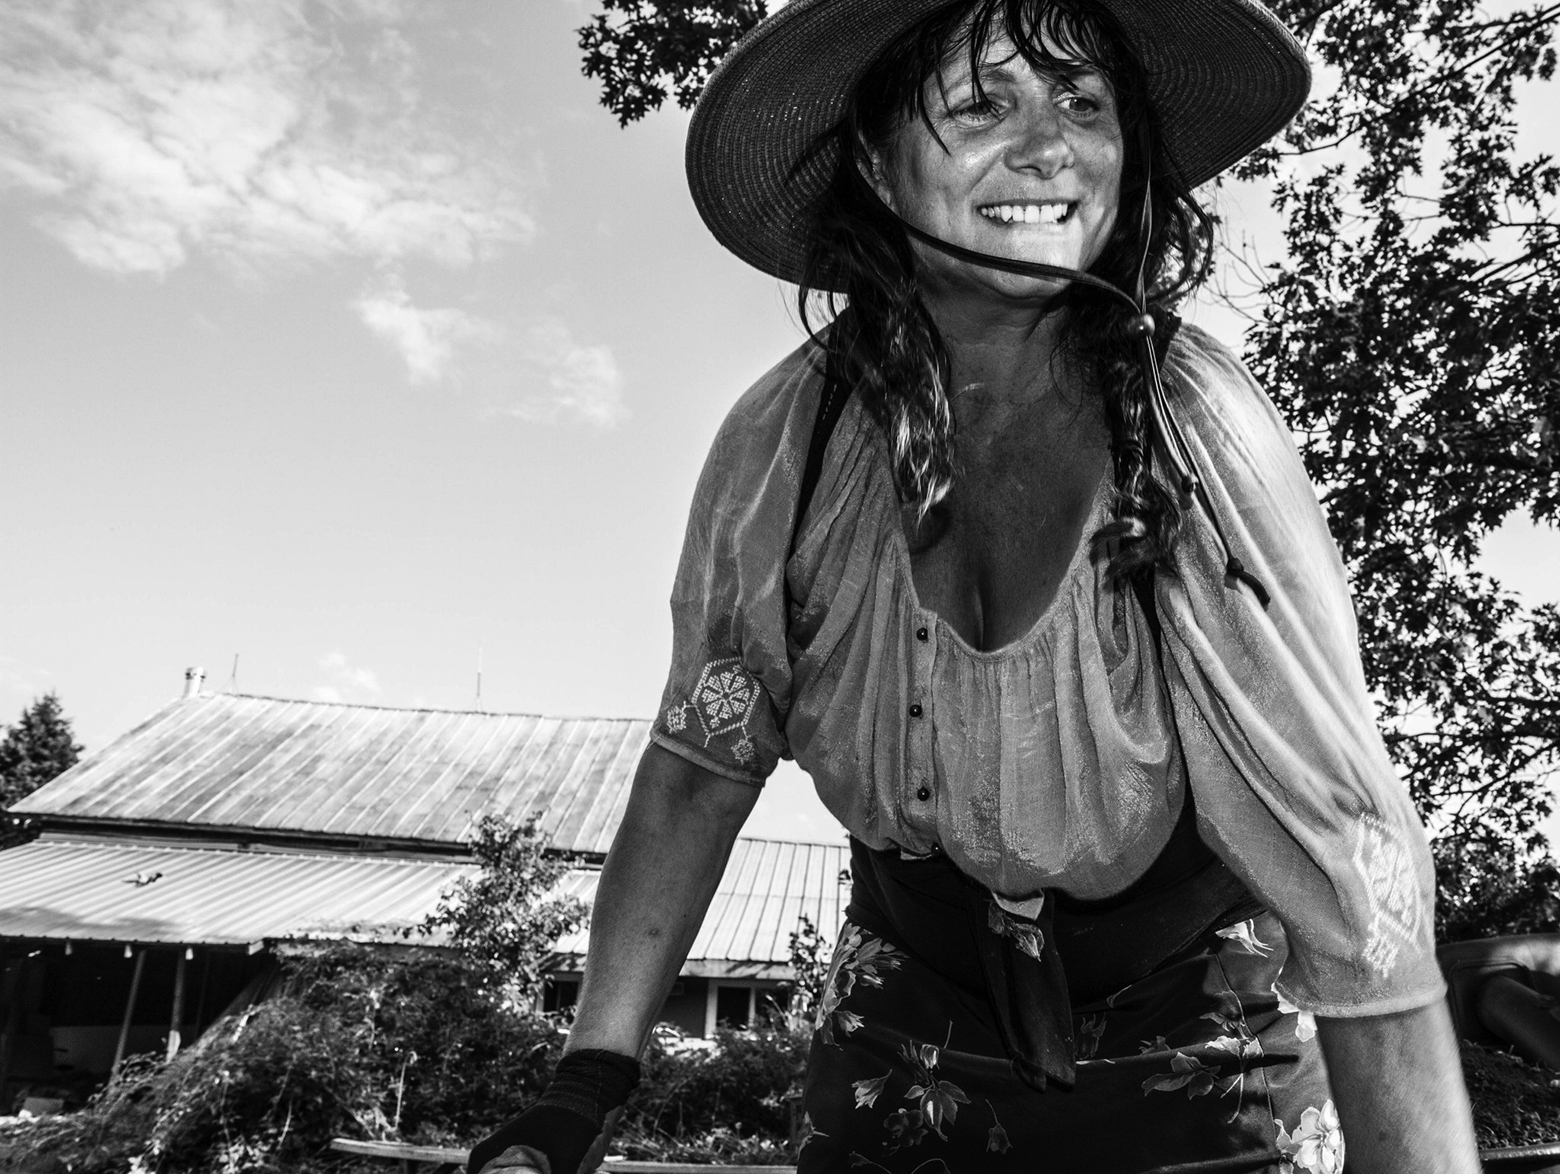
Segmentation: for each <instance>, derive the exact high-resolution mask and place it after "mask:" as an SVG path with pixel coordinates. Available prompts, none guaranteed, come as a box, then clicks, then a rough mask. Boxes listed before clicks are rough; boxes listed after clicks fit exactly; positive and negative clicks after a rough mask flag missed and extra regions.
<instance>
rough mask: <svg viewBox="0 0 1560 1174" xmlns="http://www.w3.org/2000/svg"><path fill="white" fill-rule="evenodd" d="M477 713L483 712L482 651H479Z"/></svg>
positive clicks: (479, 649)
mask: <svg viewBox="0 0 1560 1174" xmlns="http://www.w3.org/2000/svg"><path fill="white" fill-rule="evenodd" d="M477 712H478V713H481V712H482V649H481V648H478V649H477Z"/></svg>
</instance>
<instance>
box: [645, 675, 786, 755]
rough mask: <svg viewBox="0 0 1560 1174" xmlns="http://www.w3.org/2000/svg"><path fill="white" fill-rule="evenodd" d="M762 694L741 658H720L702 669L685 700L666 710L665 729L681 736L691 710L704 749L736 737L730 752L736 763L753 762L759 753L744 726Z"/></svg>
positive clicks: (761, 688)
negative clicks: (727, 735) (731, 736)
mask: <svg viewBox="0 0 1560 1174" xmlns="http://www.w3.org/2000/svg"><path fill="white" fill-rule="evenodd" d="M762 694H763V687H762V686H761V685H760V684H759V682H758V678H757V677H755V676H754V675H753V674H752V673H750V672H748V670H747V669H746V667H744V666H743V664H742V661H741V659H740V658H738V657H735V656H723V657H721V658H719V659H717V660H712V661H710V662H709V663H708V664H706V665H705V666H704V670H703V671H702V672H701V673H700V674H699V680H698V682H697V683H696V684H695V685H694V686H693V688H692V690H690V691H689V694H688V700H686V701H681V702H678V703H677V704H676V705H673V706H671V707H670V708H668V709H667V711H666V715H665V717H666V728H667V730H668V731H669V732H671V733H674V734H680V733H682V732H683V731H684V730H686V729H687V728H688V713H689V711H690V710H692V711H693V716H694V718H695V719H696V720H697V722H698V725H699V730H700V731H701V732H702V734H703V736H704V745H705V746H708V745H709V744H710V743H711V742H713V741H714V740H715V739H716V738H718V737H721V736H723V735H726V734H732V733H735V734H739V735H740V736H739V737H738V738H737V739H736V741H735V742H734V743H733V744H732V747H731V750H732V753H733V755H734V756H735V757H736V759H737V761H738V762H741V763H744V764H749V763H752V762H753V761H754V760H755V759H756V758H757V757H758V751H757V749H756V748H755V747H754V745H753V740H752V738H751V737H749V736H748V728H747V726H748V721H749V720H750V719H751V718H752V716H753V711H754V710H755V709H756V708H757V707H758V702H759V698H760V697H761V696H762Z"/></svg>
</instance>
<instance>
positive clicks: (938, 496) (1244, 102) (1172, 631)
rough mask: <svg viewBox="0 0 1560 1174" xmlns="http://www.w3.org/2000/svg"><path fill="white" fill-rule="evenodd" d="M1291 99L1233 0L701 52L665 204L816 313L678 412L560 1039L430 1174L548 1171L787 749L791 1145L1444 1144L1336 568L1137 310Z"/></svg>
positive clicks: (595, 1099)
mask: <svg viewBox="0 0 1560 1174" xmlns="http://www.w3.org/2000/svg"><path fill="white" fill-rule="evenodd" d="M1307 84H1308V73H1307V70H1306V65H1305V59H1304V56H1303V54H1302V53H1301V51H1300V49H1299V47H1298V46H1297V45H1296V44H1295V43H1294V41H1293V39H1292V38H1291V37H1290V36H1289V35H1288V34H1287V32H1285V31H1284V30H1283V29H1282V27H1281V26H1279V25H1278V24H1277V22H1276V21H1275V20H1274V19H1273V17H1272V16H1271V15H1270V14H1269V13H1267V11H1266V10H1265V9H1262V8H1260V7H1258V6H1256V5H1255V4H1253V3H1251V2H1250V0H1200V2H1197V3H1192V2H1191V0H1185V2H1183V3H1180V4H1173V3H1165V2H1163V0H1161V2H1158V3H1154V2H1151V0H978V2H975V3H971V2H969V0H965V2H963V3H957V4H953V5H951V6H950V5H947V4H940V3H936V2H934V0H921V2H919V3H916V2H909V0H794V2H793V3H792V4H790V5H789V6H788V7H786V8H784V9H783V10H781V11H780V12H779V13H778V14H777V15H776V16H774V17H772V18H770V19H769V20H767V21H766V22H764V24H762V25H761V26H760V27H759V28H758V29H757V30H755V31H754V33H752V34H751V35H750V36H749V37H748V38H746V39H745V40H744V41H743V43H742V44H741V45H739V46H738V48H737V49H736V50H735V51H734V52H733V53H732V54H731V56H730V57H729V58H728V60H727V61H726V62H725V63H724V64H723V65H722V67H721V69H720V70H719V71H718V72H717V73H716V75H715V76H714V78H712V80H711V82H710V85H709V87H708V88H707V90H706V93H705V95H704V97H703V99H702V100H701V103H700V107H699V110H698V112H697V113H696V115H695V118H694V122H693V126H692V128H691V130H690V137H689V151H688V157H689V172H690V179H691V182H692V185H693V190H694V196H695V200H696V202H697V203H698V205H699V207H700V210H701V212H702V213H703V215H704V217H705V220H706V222H707V223H708V224H709V225H710V227H711V228H712V230H713V231H714V232H715V234H716V235H717V237H718V238H719V239H720V240H721V241H722V242H723V243H724V244H726V245H727V246H728V247H730V248H731V249H733V251H735V252H736V253H737V254H738V255H739V256H742V257H743V258H744V259H746V260H748V261H750V262H752V263H753V264H755V265H757V266H758V267H760V268H762V269H764V270H765V271H767V272H769V273H772V274H775V275H777V276H780V277H782V278H786V279H789V280H796V281H799V282H800V284H801V296H802V305H803V312H804V315H805V314H807V313H808V310H809V306H810V307H811V308H812V309H813V310H816V309H817V308H818V305H819V302H820V301H822V302H824V303H826V304H827V306H828V308H829V309H831V310H833V311H837V313H836V314H835V315H834V317H833V321H832V322H831V323H830V324H829V325H828V326H827V327H826V328H824V329H822V330H820V331H819V332H818V334H817V335H816V336H815V338H814V339H813V340H812V341H811V342H809V344H808V345H805V346H803V347H802V348H801V349H800V350H799V351H797V352H796V353H795V354H794V355H792V356H791V357H790V358H788V359H786V360H785V361H784V362H782V363H781V364H780V365H779V366H778V367H776V368H775V369H774V370H773V371H772V372H770V373H769V374H768V375H767V376H765V377H764V379H762V380H761V381H760V382H759V383H758V384H757V385H756V386H755V387H754V388H753V389H751V390H750V391H749V392H748V393H747V395H746V396H744V397H743V399H742V400H741V401H740V402H739V403H738V405H737V406H736V408H735V409H734V410H733V412H732V414H731V416H730V417H729V419H728V420H727V422H726V424H725V426H724V427H723V429H722V430H721V433H720V435H719V437H718V438H717V440H716V442H715V445H714V448H713V450H712V452H711V454H710V457H709V461H708V464H707V466H706V469H705V473H704V477H703V479H702V481H701V483H700V486H699V490H698V493H697V495H696V499H695V502H694V506H693V512H692V519H691V522H690V525H689V530H688V537H687V542H686V545H685V547H684V551H683V558H682V564H681V567H680V570H679V574H678V579H677V585H676V588H675V591H674V595H673V614H674V620H675V640H674V654H673V667H672V672H671V679H670V682H669V684H668V687H667V692H666V697H665V699H664V701H663V708H662V713H661V717H660V719H659V721H658V723H657V725H656V730H655V734H654V744H653V745H652V746H651V748H650V749H649V750H648V751H647V752H646V755H645V758H644V760H643V762H642V763H641V765H640V769H639V773H638V776H637V777H636V780H635V785H634V790H633V794H632V797H631V799H630V803H629V807H628V811H627V813H626V815H625V819H624V822H623V825H622V829H621V831H620V833H619V835H618V838H617V842H616V843H615V845H614V847H613V850H612V853H611V855H610V857H609V859H608V861H607V864H606V867H605V869H604V871H603V875H602V881H601V886H600V889H599V893H598V897H597V903H596V908H595V914H594V923H593V927H592V935H591V946H590V957H589V960H588V963H587V969H586V980H585V986H584V990H583V991H582V995H581V1001H580V1005H579V1008H578V1015H577V1019H576V1022H575V1026H574V1029H573V1031H572V1032H571V1035H570V1040H569V1046H568V1050H567V1054H566V1056H565V1058H564V1060H563V1061H562V1063H560V1066H559V1070H558V1073H557V1076H556V1077H555V1079H554V1082H553V1084H552V1086H551V1087H550V1089H549V1091H548V1093H547V1094H546V1095H545V1096H544V1097H543V1098H542V1099H541V1101H540V1102H539V1103H538V1104H537V1105H535V1106H533V1107H532V1108H531V1109H530V1110H528V1111H527V1113H526V1114H524V1115H523V1116H522V1117H520V1118H518V1119H517V1120H516V1121H514V1122H511V1123H510V1124H509V1125H508V1126H505V1127H504V1128H503V1129H502V1130H500V1131H499V1132H498V1133H496V1134H495V1135H494V1136H493V1137H491V1138H489V1139H487V1141H485V1142H484V1143H482V1145H480V1146H478V1147H477V1148H476V1150H474V1151H473V1155H472V1160H471V1169H472V1171H473V1174H477V1172H478V1171H480V1170H481V1169H482V1168H483V1167H484V1166H485V1165H486V1166H487V1167H488V1168H503V1167H510V1168H519V1169H541V1170H546V1171H548V1174H573V1172H574V1171H575V1170H577V1169H579V1170H589V1169H593V1168H594V1166H593V1159H594V1157H596V1156H599V1154H600V1153H601V1152H602V1147H603V1146H604V1145H605V1140H606V1137H607V1136H608V1134H609V1133H610V1125H611V1121H612V1120H613V1114H614V1112H615V1111H616V1110H617V1109H618V1107H619V1106H621V1105H622V1104H623V1102H624V1100H625V1099H626V1097H627V1095H628V1093H629V1091H630V1090H631V1088H632V1085H633V1083H634V1081H635V1080H636V1079H637V1065H636V1063H635V1060H634V1057H636V1056H637V1055H638V1053H639V1051H640V1049H641V1048H642V1047H643V1045H644V1042H645V1040H646V1038H647V1036H648V1032H649V1030H650V1027H651V1025H652V1022H653V1019H654V1016H655V1014H656V1012H657V1010H658V1008H659V1006H660V1004H661V1001H662V999H663V998H664V996H665V994H666V992H667V990H668V988H669V986H670V984H671V982H672V981H673V979H674V978H675V976H676V974H677V972H678V969H679V968H680V966H681V963H682V961H683V959H684V957H685V956H686V952H687V949H688V947H689V945H690V943H691V941H692V939H693V936H694V934H695V932H696V931H697V929H698V926H699V923H700V921H701V919H702V916H703V913H704V910H705V908H706V907H707V904H708V902H709V899H710V897H711V894H712V892H713V890H714V887H715V884H716V882H717V881H718V879H719V877H720V875H721V871H722V869H723V867H724V864H725V860H726V856H727V854H728V852H729V849H730V846H731V844H732V841H733V839H734V837H735V836H736V835H737V832H738V830H739V829H740V827H741V826H742V822H743V819H744V818H745V817H746V815H747V814H748V812H749V811H750V810H751V808H752V805H753V802H754V799H755V798H756V795H757V790H756V788H757V787H758V786H759V785H761V784H762V782H763V780H764V778H765V777H766V776H767V774H768V773H769V771H770V770H771V769H772V768H773V767H774V765H775V762H776V760H777V759H778V758H779V757H780V756H782V755H785V754H790V755H794V757H795V758H796V759H797V761H798V762H799V763H800V764H801V765H802V766H803V767H804V768H805V769H807V771H808V772H809V773H810V774H811V775H812V777H813V779H814V782H815V783H816V785H817V787H818V790H819V793H820V795H821V797H822V798H823V800H824V802H825V803H826V804H827V805H828V806H829V807H830V809H831V810H832V811H833V812H834V813H835V814H836V815H837V816H838V817H839V818H840V820H841V822H842V823H843V824H844V825H845V827H846V828H847V829H848V830H849V831H850V833H851V835H852V870H853V877H854V884H853V890H852V900H851V905H850V908H849V910H848V913H847V917H848V920H847V924H846V926H845V927H844V930H843V932H842V934H841V938H840V942H839V945H838V947H837V950H836V954H835V959H834V965H833V968H832V972H831V975H830V977H829V980H828V989H827V990H826V992H825V996H824V999H823V1002H822V1006H821V1008H820V1014H819V1022H818V1031H817V1034H816V1035H815V1038H814V1041H813V1048H812V1052H811V1056H810V1060H809V1071H808V1081H807V1089H806V1093H805V1106H806V1110H807V1121H808V1124H809V1126H810V1128H811V1129H812V1133H811V1135H810V1137H809V1139H808V1141H807V1143H806V1145H805V1146H804V1147H803V1150H802V1155H801V1159H800V1167H799V1168H800V1170H801V1171H802V1172H803V1174H815V1172H822V1171H840V1170H846V1169H854V1168H857V1167H862V1168H867V1169H879V1170H892V1171H901V1170H903V1171H958V1172H961V1174H962V1172H963V1171H986V1170H991V1171H997V1170H1004V1171H1005V1170H1014V1171H1017V1170H1025V1171H1028V1170H1037V1169H1043V1170H1052V1169H1054V1170H1068V1171H1072V1170H1077V1171H1146V1170H1164V1171H1170V1170H1175V1171H1187V1172H1190V1171H1194V1170H1195V1171H1215V1170H1217V1171H1236V1170H1258V1169H1264V1170H1280V1171H1292V1170H1310V1171H1329V1172H1332V1171H1336V1170H1338V1169H1339V1168H1340V1167H1341V1163H1342V1147H1343V1134H1344V1132H1347V1135H1348V1138H1349V1143H1350V1154H1351V1157H1350V1169H1351V1171H1352V1170H1359V1171H1365V1172H1367V1174H1369V1172H1372V1171H1394V1172H1395V1171H1410V1170H1412V1171H1415V1172H1421V1171H1432V1170H1434V1171H1442V1170H1444V1171H1458V1172H1462V1171H1473V1170H1476V1169H1477V1157H1476V1154H1475V1152H1474V1149H1473V1144H1472V1140H1471V1127H1470V1124H1469V1119H1468V1108H1467V1102H1466V1095H1465V1093H1464V1092H1463V1089H1462V1085H1461V1079H1460V1069H1459V1065H1458V1057H1457V1048H1456V1044H1455V1041H1454V1039H1453V1037H1452V1034H1451V1030H1450V1024H1449V1020H1448V1017H1447V1014H1446V1012H1445V1008H1444V1004H1443V1002H1442V994H1443V988H1442V984H1441V980H1440V975H1439V971H1438V970H1437V968H1436V965H1435V961H1434V955H1433V943H1432V941H1431V930H1430V927H1431V916H1430V899H1431V896H1430V895H1431V892H1432V878H1431V872H1430V866H1429V861H1428V853H1427V851H1426V848H1425V842H1424V836H1423V831H1422V829H1421V828H1420V826H1419V824H1418V822H1417V820H1416V818H1415V816H1414V813H1413V810H1412V807H1411V805H1410V804H1409V802H1408V800H1407V797H1406V795H1405V794H1404V791H1403V789H1402V787H1401V786H1400V785H1399V784H1398V783H1397V781H1396V779H1395V777H1394V775H1393V772H1392V768H1391V766H1390V764H1389V762H1388V760H1387V758H1386V755H1385V752H1384V750H1383V748H1382V745H1381V742H1380V739H1379V736H1378V735H1377V733H1376V731H1375V729H1374V727H1373V725H1372V722H1371V714H1370V708H1369V704H1368V701H1367V699H1366V693H1365V687H1364V682H1363V678H1362V674H1361V672H1360V668H1359V661H1358V652H1357V649H1356V647H1355V637H1354V630H1353V625H1352V614H1351V612H1350V605H1349V601H1348V596H1347V591H1346V587H1345V583H1344V578H1343V571H1342V567H1341V564H1340V562H1339V559H1338V556H1337V553H1336V551H1335V549H1334V548H1333V547H1332V545H1331V542H1330V540H1329V538H1328V536H1327V531H1326V527H1325V524H1324V523H1323V521H1322V518H1321V514H1320V511H1319V510H1318V508H1317V505H1316V499H1315V495H1314V493H1313V491H1312V489H1311V487H1310V485H1309V484H1308V483H1307V481H1306V479H1305V476H1304V473H1303V470H1302V469H1301V466H1300V463H1299V460H1298V457H1297V455H1296V453H1295V450H1294V447H1293V443H1292V441H1291V440H1290V438H1289V436H1288V433H1287V431H1286V430H1285V429H1284V427H1283V425H1282V423H1281V422H1280V421H1279V419H1278V418H1277V416H1276V414H1275V413H1274V411H1273V409H1272V407H1271V405H1270V404H1269V403H1268V401H1267V400H1266V398H1265V397H1264V396H1263V394H1262V393H1261V391H1260V390H1258V389H1257V388H1256V387H1255V385H1254V384H1253V383H1252V382H1251V380H1250V377H1249V375H1247V373H1246V372H1245V370H1244V369H1243V368H1242V367H1241V365H1240V363H1239V361H1238V360H1237V359H1235V358H1234V357H1233V356H1231V355H1230V354H1229V353H1228V352H1227V351H1225V350H1224V349H1223V348H1221V347H1219V346H1218V345H1217V344H1216V343H1214V342H1213V341H1212V340H1211V339H1209V338H1208V337H1207V336H1205V335H1203V334H1201V333H1199V332H1197V331H1195V330H1193V329H1192V328H1190V327H1179V328H1177V322H1176V320H1175V318H1174V315H1173V314H1172V313H1171V308H1172V307H1173V305H1174V304H1175V303H1176V302H1177V300H1178V299H1179V298H1181V297H1182V296H1184V295H1185V293H1186V292H1187V291H1188V290H1189V289H1191V288H1192V287H1193V286H1194V285H1195V284H1196V282H1197V281H1198V280H1199V279H1200V278H1201V276H1202V274H1203V272H1204V270H1205V268H1206V263H1207V247H1208V246H1207V242H1208V231H1207V230H1208V220H1207V218H1206V216H1205V215H1204V214H1203V213H1202V212H1201V210H1200V209H1199V208H1198V207H1197V205H1196V203H1195V201H1194V200H1193V198H1192V196H1191V195H1190V189H1191V187H1192V186H1193V185H1195V184H1198V183H1201V182H1203V181H1205V180H1207V179H1209V178H1211V177H1212V176H1213V175H1216V174H1217V173H1219V172H1220V171H1222V170H1223V169H1225V168H1226V167H1228V166H1230V165H1231V164H1233V163H1234V162H1235V161H1237V160H1238V159H1239V158H1240V157H1242V156H1243V155H1245V154H1246V153H1248V152H1249V151H1250V150H1252V149H1253V148H1255V147H1256V146H1258V145H1260V144H1261V143H1262V142H1263V141H1265V140H1266V139H1267V138H1268V137H1269V136H1270V135H1271V134H1273V133H1274V132H1275V131H1276V130H1277V129H1278V128H1280V127H1281V126H1282V125H1283V124H1284V123H1285V122H1286V121H1287V120H1288V119H1289V118H1290V117H1291V116H1292V115H1293V114H1294V112H1295V110H1296V109H1297V108H1298V106H1299V104H1300V103H1301V101H1303V98H1304V95H1305V91H1306V87H1307ZM810 297H811V298H812V300H811V302H809V298H810ZM1161 363H1163V365H1164V371H1163V377H1162V378H1161V375H1160V364H1161ZM1340 1121H1341V1128H1340ZM588 1151H589V1154H588ZM587 1155H588V1156H587Z"/></svg>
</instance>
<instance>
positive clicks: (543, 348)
mask: <svg viewBox="0 0 1560 1174" xmlns="http://www.w3.org/2000/svg"><path fill="white" fill-rule="evenodd" d="M519 353H520V357H521V359H522V361H523V362H524V363H525V365H526V366H527V367H529V369H530V371H529V373H530V374H531V376H532V377H533V379H535V380H537V381H540V382H541V383H542V384H544V386H545V387H546V390H545V391H543V392H540V393H533V394H528V395H522V396H520V397H519V398H517V399H516V400H514V401H513V402H512V403H511V404H510V405H509V407H508V408H507V409H506V410H507V411H508V412H509V414H511V415H515V416H519V417H521V418H522V419H527V420H556V419H559V418H560V417H568V416H573V417H575V418H577V419H580V420H584V421H585V422H587V423H590V424H595V425H598V426H600V427H611V426H612V425H614V424H616V423H618V422H619V421H621V420H623V419H626V418H627V416H628V409H627V407H626V406H625V405H624V403H623V376H622V373H621V372H620V371H619V370H618V365H617V359H616V358H614V357H613V354H612V351H611V348H609V347H605V346H599V345H598V346H584V345H581V344H580V343H578V342H576V341H575V340H574V335H573V334H572V333H571V332H570V330H569V328H568V326H567V325H566V324H565V323H564V322H563V321H562V320H561V319H559V318H552V317H547V318H540V319H537V320H535V321H533V322H532V323H531V324H530V325H529V326H528V327H527V328H526V330H525V332H524V334H523V336H522V337H521V339H520V340H519Z"/></svg>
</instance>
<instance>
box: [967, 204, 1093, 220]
mask: <svg viewBox="0 0 1560 1174" xmlns="http://www.w3.org/2000/svg"><path fill="white" fill-rule="evenodd" d="M1071 212H1072V205H1071V204H996V205H992V206H990V207H986V208H982V209H980V214H981V215H982V216H984V217H985V218H986V219H987V220H1000V221H1002V223H1004V224H1010V223H1015V222H1016V223H1018V224H1060V223H1061V222H1062V221H1064V220H1066V219H1067V217H1068V215H1069V214H1070V213H1071Z"/></svg>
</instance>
